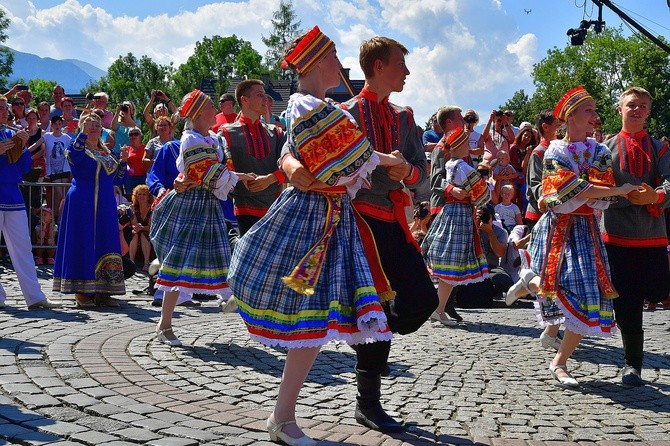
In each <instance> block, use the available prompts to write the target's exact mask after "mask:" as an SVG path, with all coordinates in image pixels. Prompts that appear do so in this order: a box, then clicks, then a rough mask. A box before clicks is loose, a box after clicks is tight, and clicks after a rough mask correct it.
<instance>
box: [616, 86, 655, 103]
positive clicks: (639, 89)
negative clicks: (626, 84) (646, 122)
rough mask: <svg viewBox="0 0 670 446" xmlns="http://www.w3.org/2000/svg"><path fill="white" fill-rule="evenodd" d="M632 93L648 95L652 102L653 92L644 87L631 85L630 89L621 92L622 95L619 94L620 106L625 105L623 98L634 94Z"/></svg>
mask: <svg viewBox="0 0 670 446" xmlns="http://www.w3.org/2000/svg"><path fill="white" fill-rule="evenodd" d="M632 95H637V96H642V97H646V98H648V99H649V103H650V104H651V93H649V92H648V91H647V90H645V89H644V88H642V87H630V88H629V89H627V90H626V91H624V92H623V93H621V96H619V107H621V106H622V105H623V100H624V98H625V97H626V96H632Z"/></svg>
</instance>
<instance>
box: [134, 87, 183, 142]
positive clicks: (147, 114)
mask: <svg viewBox="0 0 670 446" xmlns="http://www.w3.org/2000/svg"><path fill="white" fill-rule="evenodd" d="M157 100H160V101H163V102H161V103H159V104H156V107H155V108H154V114H153V116H152V115H151V107H152V106H153V104H154V103H155V102H156V101H157ZM168 110H169V111H168ZM176 112H177V107H176V106H175V105H174V104H173V103H172V100H171V99H170V97H169V96H168V95H167V94H165V93H164V92H163V91H162V90H151V96H150V97H149V102H147V105H145V106H144V110H142V116H144V120H145V121H146V123H147V125H148V126H149V128H150V129H151V137H152V138H154V137H156V135H157V134H158V133H157V131H156V129H155V128H154V123H155V122H156V119H158V118H159V117H161V116H172V115H174V114H175V113H176ZM173 123H174V121H173Z"/></svg>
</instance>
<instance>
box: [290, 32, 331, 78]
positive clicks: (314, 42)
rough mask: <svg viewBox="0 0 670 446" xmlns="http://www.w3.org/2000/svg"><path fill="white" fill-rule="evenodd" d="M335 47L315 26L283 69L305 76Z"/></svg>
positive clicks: (292, 53) (296, 48)
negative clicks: (289, 69)
mask: <svg viewBox="0 0 670 446" xmlns="http://www.w3.org/2000/svg"><path fill="white" fill-rule="evenodd" d="M334 47H335V43H334V42H333V41H332V40H330V38H329V37H328V36H327V35H325V34H324V33H322V32H321V30H320V29H319V27H318V26H315V27H314V28H312V30H311V31H310V32H308V33H307V35H306V36H305V37H303V39H302V40H301V41H300V43H298V45H297V46H296V47H295V49H294V50H293V51H291V53H290V54H289V55H288V56H286V59H284V61H283V62H282V64H281V67H282V68H291V69H293V70H294V71H295V72H296V73H297V74H298V75H303V74H305V73H307V72H308V71H309V70H311V69H312V68H313V67H314V65H316V64H317V63H318V62H319V61H320V60H321V59H323V57H324V56H325V55H326V54H328V52H329V51H330V50H331V49H333V48H334Z"/></svg>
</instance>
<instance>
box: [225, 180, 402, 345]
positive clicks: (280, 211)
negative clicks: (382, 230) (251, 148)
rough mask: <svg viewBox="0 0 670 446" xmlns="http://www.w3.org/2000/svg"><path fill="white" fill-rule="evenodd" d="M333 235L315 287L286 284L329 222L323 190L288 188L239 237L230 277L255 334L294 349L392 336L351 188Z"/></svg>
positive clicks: (340, 198)
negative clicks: (296, 287)
mask: <svg viewBox="0 0 670 446" xmlns="http://www.w3.org/2000/svg"><path fill="white" fill-rule="evenodd" d="M338 203H339V216H338V218H339V221H338V222H337V225H336V227H335V228H334V231H333V232H332V235H331V236H330V239H329V241H328V244H327V246H326V247H325V251H324V252H323V258H322V263H321V267H320V268H321V269H320V271H321V273H320V275H319V278H318V280H317V281H316V283H315V284H314V288H313V294H311V295H307V294H301V293H299V292H297V291H295V290H294V289H293V288H291V287H289V286H288V285H287V282H286V281H285V280H284V278H285V277H287V276H289V275H291V274H292V272H293V271H294V270H295V267H296V266H297V265H298V264H299V263H301V261H302V260H303V258H304V257H305V255H306V254H307V253H308V251H310V250H311V249H312V248H313V247H314V246H315V244H317V242H318V241H319V240H322V236H323V234H324V228H326V227H328V226H329V222H328V221H327V218H328V217H327V216H328V215H329V208H328V200H327V199H326V197H325V196H324V194H322V193H318V192H301V191H299V190H297V189H295V188H292V187H291V188H288V189H286V190H285V191H284V192H282V194H281V195H280V196H279V198H278V199H277V200H276V201H275V202H274V204H273V205H272V206H271V207H270V209H269V210H268V212H267V214H266V215H265V216H264V217H263V218H262V219H261V220H260V221H258V222H257V223H256V224H254V225H253V226H252V227H251V229H250V230H249V231H248V232H247V233H246V234H245V235H244V236H243V237H242V238H240V240H239V241H238V243H237V245H236V246H235V252H234V253H233V257H232V260H231V265H230V273H229V276H228V281H229V283H230V287H231V290H232V292H233V295H234V296H235V298H236V299H237V304H238V306H239V311H240V315H241V316H242V318H243V319H244V322H245V323H246V325H247V329H248V331H249V334H250V336H251V338H252V339H255V340H257V341H259V342H261V343H263V344H265V345H270V346H283V347H288V348H297V347H317V346H320V345H323V344H325V343H327V342H329V341H331V340H342V341H345V342H347V343H349V344H359V343H366V342H374V341H379V340H390V339H391V337H392V334H391V332H390V331H389V328H388V326H387V324H386V315H385V314H384V311H383V309H382V307H381V304H380V302H379V298H378V296H377V293H376V290H375V287H374V284H373V279H372V275H371V274H370V269H369V266H368V262H367V258H366V257H365V253H364V251H363V245H362V242H361V237H360V234H359V232H358V228H357V226H356V219H355V214H354V210H353V207H352V205H351V200H350V198H349V196H348V195H346V194H344V195H338Z"/></svg>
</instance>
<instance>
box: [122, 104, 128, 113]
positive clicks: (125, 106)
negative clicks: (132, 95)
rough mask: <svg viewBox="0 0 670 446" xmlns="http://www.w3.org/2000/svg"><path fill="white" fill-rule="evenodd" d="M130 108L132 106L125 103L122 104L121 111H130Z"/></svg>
mask: <svg viewBox="0 0 670 446" xmlns="http://www.w3.org/2000/svg"><path fill="white" fill-rule="evenodd" d="M129 110H130V108H129V107H128V105H127V104H123V105H122V106H121V111H122V112H123V113H128V111H129Z"/></svg>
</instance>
